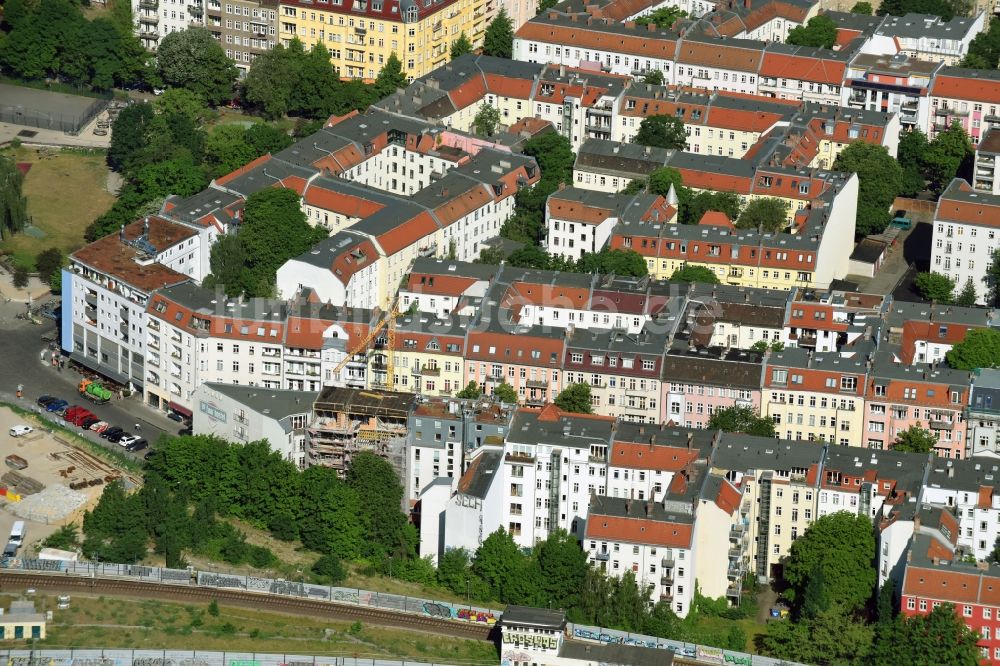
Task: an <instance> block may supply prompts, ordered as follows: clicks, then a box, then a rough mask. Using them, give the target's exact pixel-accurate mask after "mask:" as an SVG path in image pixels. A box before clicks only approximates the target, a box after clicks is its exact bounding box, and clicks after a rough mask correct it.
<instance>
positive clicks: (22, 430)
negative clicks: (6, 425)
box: [10, 425, 35, 437]
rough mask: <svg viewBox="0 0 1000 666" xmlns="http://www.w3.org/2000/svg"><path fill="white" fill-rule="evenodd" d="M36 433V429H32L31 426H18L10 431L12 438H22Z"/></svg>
mask: <svg viewBox="0 0 1000 666" xmlns="http://www.w3.org/2000/svg"><path fill="white" fill-rule="evenodd" d="M34 431H35V429H34V428H32V427H31V426H29V425H16V426H14V427H13V428H11V429H10V436H11V437H21V436H23V435H27V434H30V433H33V432H34Z"/></svg>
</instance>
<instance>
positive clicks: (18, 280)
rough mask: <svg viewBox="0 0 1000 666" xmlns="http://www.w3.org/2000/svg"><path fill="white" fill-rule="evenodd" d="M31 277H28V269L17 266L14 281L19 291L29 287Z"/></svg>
mask: <svg viewBox="0 0 1000 666" xmlns="http://www.w3.org/2000/svg"><path fill="white" fill-rule="evenodd" d="M29 278H30V276H29V275H28V269H27V268H25V267H24V266H17V267H15V268H14V277H13V278H12V281H13V283H14V287H15V288H17V289H24V288H25V287H27V286H28V281H29Z"/></svg>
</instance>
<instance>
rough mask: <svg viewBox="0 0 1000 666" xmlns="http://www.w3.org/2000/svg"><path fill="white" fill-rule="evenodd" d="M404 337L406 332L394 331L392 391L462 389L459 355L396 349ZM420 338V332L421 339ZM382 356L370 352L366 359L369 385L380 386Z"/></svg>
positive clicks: (433, 392) (432, 392)
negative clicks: (394, 349) (394, 351)
mask: <svg viewBox="0 0 1000 666" xmlns="http://www.w3.org/2000/svg"><path fill="white" fill-rule="evenodd" d="M406 337H407V333H406V331H396V347H397V351H396V353H395V354H394V355H393V378H394V382H395V386H394V389H395V390H396V391H408V392H412V393H420V394H421V395H439V396H449V395H454V394H455V392H456V391H460V390H462V389H463V388H464V387H465V385H464V384H462V380H463V377H464V376H465V368H464V367H463V365H462V357H461V356H458V355H455V354H451V353H445V352H443V351H442V352H430V351H417V350H411V349H407V350H405V351H403V350H399V349H398V348H399V347H401V346H402V345H403V342H402V341H403V340H404V339H405V338H406ZM422 337H424V335H423V334H421V338H422ZM382 358H383V357H382V356H381V355H380V354H372V355H370V356H369V359H368V377H369V378H370V379H371V386H370V387H369V388H383V386H382V383H383V382H384V380H385V371H386V370H385V368H384V367H381V366H380V365H378V363H379V361H380V360H381V359H382Z"/></svg>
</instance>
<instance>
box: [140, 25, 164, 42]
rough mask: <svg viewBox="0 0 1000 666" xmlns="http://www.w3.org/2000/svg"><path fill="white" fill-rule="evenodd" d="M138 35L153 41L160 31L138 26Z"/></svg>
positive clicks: (158, 37)
mask: <svg viewBox="0 0 1000 666" xmlns="http://www.w3.org/2000/svg"><path fill="white" fill-rule="evenodd" d="M139 36H140V37H142V38H143V39H150V40H152V41H154V42H155V41H157V40H159V39H160V33H158V32H156V31H155V30H149V29H148V28H147V29H143V28H140V29H139Z"/></svg>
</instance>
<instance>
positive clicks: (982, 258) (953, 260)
mask: <svg viewBox="0 0 1000 666" xmlns="http://www.w3.org/2000/svg"><path fill="white" fill-rule="evenodd" d="M998 212H1000V196H997V195H994V194H991V193H987V192H982V191H979V190H976V189H975V188H973V187H972V186H971V185H969V183H968V182H967V181H965V180H962V179H960V178H956V179H955V180H953V181H952V182H951V184H950V185H948V187H947V188H946V189H945V191H944V192H943V193H942V194H941V198H940V199H938V203H937V208H936V209H935V211H934V240H933V246H932V248H931V270H933V271H935V272H938V273H942V274H944V275H947V276H948V277H950V278H952V279H953V280H955V284H956V285H957V287H956V288H958V289H961V288H962V287H963V286H964V285H965V283H966V282H967V281H968V280H970V279H971V280H972V284H973V285H974V286H975V287H976V302H977V303H980V304H984V303H986V302H987V300H988V299H989V294H990V288H991V285H990V284H989V283H988V280H987V271H988V269H989V267H990V265H991V264H992V263H993V253H994V251H995V250H996V248H997V240H996V234H997V227H996V222H995V220H996V219H997V213H998Z"/></svg>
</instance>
